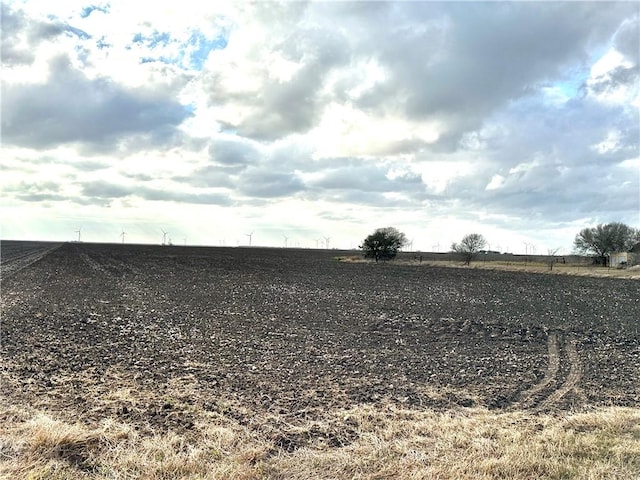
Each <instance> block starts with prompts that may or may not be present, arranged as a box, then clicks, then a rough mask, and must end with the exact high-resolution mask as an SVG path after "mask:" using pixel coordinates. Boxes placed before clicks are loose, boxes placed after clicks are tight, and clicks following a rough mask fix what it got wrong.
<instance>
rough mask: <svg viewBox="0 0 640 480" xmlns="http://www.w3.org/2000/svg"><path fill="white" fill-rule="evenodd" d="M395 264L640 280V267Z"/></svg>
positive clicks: (347, 260)
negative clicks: (551, 267)
mask: <svg viewBox="0 0 640 480" xmlns="http://www.w3.org/2000/svg"><path fill="white" fill-rule="evenodd" d="M336 260H338V261H340V262H344V263H371V262H372V260H367V259H364V258H363V257H362V256H361V255H360V256H358V255H350V256H342V257H336ZM393 263H397V264H402V265H415V266H432V267H448V268H462V269H465V268H466V269H468V268H472V269H483V270H502V271H510V272H529V273H546V274H552V275H575V276H582V277H610V278H626V279H631V280H639V279H640V268H639V266H635V267H630V268H625V269H618V268H607V267H602V266H597V265H587V264H578V263H567V264H563V263H554V264H553V269H550V268H549V264H548V263H544V262H508V261H501V260H487V261H483V260H475V261H473V262H471V265H464V264H463V262H460V261H458V260H451V259H447V260H425V261H422V262H421V261H419V260H416V259H410V260H407V259H395V260H393Z"/></svg>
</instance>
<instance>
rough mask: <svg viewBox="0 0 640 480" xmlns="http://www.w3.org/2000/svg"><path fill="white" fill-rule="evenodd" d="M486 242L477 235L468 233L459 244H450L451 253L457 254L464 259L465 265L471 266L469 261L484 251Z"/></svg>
mask: <svg viewBox="0 0 640 480" xmlns="http://www.w3.org/2000/svg"><path fill="white" fill-rule="evenodd" d="M486 244H487V240H486V239H485V238H484V237H483V236H482V235H480V234H479V233H470V234H468V235H465V236H464V237H462V240H461V241H460V243H455V242H454V243H452V244H451V251H452V252H455V253H459V254H460V255H461V256H462V258H463V259H464V263H465V265H469V264H471V260H473V259H474V258H475V256H476V255H477V254H478V252H480V250H482V249H484V247H485V245H486Z"/></svg>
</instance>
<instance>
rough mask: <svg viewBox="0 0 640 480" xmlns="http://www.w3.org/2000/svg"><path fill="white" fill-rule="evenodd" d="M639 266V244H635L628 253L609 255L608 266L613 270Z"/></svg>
mask: <svg viewBox="0 0 640 480" xmlns="http://www.w3.org/2000/svg"><path fill="white" fill-rule="evenodd" d="M638 264H640V242H639V243H636V244H635V245H634V246H633V247H631V249H630V250H629V251H628V252H615V253H612V254H611V255H609V266H610V267H613V268H627V267H631V266H633V265H638Z"/></svg>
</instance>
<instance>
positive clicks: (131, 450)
mask: <svg viewBox="0 0 640 480" xmlns="http://www.w3.org/2000/svg"><path fill="white" fill-rule="evenodd" d="M255 421H256V423H260V424H261V425H260V427H261V428H255V425H240V424H238V423H237V422H235V421H234V420H232V419H230V418H228V417H225V416H222V415H220V414H213V413H205V412H202V413H201V414H200V415H199V420H198V422H197V423H196V425H195V427H194V428H193V429H192V430H190V431H188V432H187V433H182V434H179V433H177V432H168V433H163V434H160V433H157V434H153V433H152V434H148V433H147V434H143V433H140V431H138V430H137V429H136V426H135V425H127V424H123V423H118V422H117V421H115V420H113V419H106V420H104V421H103V422H102V423H101V424H99V425H97V426H96V427H95V428H90V427H88V426H86V425H82V424H71V423H66V422H64V421H60V420H56V419H54V418H52V417H50V416H47V415H45V414H42V413H39V412H32V411H26V410H23V409H19V408H17V407H5V408H3V409H2V411H0V423H1V424H2V427H0V477H1V478H6V479H10V478H11V479H21V478H24V479H71V478H74V479H76V478H78V479H149V480H156V479H396V478H397V479H496V478H500V479H573V478H576V479H593V480H595V479H603V480H604V479H631V478H640V409H635V408H621V407H611V408H604V409H598V410H594V411H589V412H582V413H565V414H563V415H561V416H556V415H547V414H545V415H542V414H532V413H528V412H522V411H518V412H498V411H488V410H484V409H456V410H451V411H447V412H434V411H429V410H427V411H424V410H422V411H418V410H406V409H400V408H398V407H394V406H391V405H389V406H386V407H373V406H357V407H353V408H351V409H349V410H342V411H335V412H327V415H326V417H325V418H324V419H323V420H321V421H319V420H314V421H310V422H308V423H306V424H304V423H303V424H300V425H296V426H294V425H283V424H282V422H283V419H281V418H277V416H268V415H265V416H264V417H263V418H259V419H256V420H255ZM324 421H326V422H328V423H331V424H332V425H333V426H334V427H335V425H336V424H338V423H339V424H342V425H344V426H348V427H349V428H350V429H352V430H354V431H355V433H356V435H354V438H355V440H353V441H352V442H351V443H349V444H346V445H344V446H331V445H330V444H327V442H326V441H324V440H323V438H322V435H321V434H318V432H322V430H323V425H322V423H323V422H324ZM268 424H270V425H277V426H278V429H280V430H282V429H284V431H285V432H287V434H289V435H296V434H297V435H305V434H310V435H311V436H313V438H314V440H313V441H312V442H310V443H308V444H307V445H306V446H304V447H301V448H298V449H295V450H293V451H290V452H289V451H287V450H286V449H283V448H281V447H277V446H275V445H274V442H273V438H272V437H270V436H269V435H268V434H265V428H264V427H265V425H268ZM314 432H315V433H314Z"/></svg>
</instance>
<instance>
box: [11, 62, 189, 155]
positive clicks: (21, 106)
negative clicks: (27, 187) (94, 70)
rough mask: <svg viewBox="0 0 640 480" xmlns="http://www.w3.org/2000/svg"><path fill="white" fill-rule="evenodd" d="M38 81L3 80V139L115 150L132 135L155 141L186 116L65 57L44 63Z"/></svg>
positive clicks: (160, 100)
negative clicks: (43, 76)
mask: <svg viewBox="0 0 640 480" xmlns="http://www.w3.org/2000/svg"><path fill="white" fill-rule="evenodd" d="M50 68H51V73H50V77H49V79H48V81H47V83H44V84H9V85H5V84H3V88H2V96H3V102H2V134H3V142H4V143H6V144H10V145H19V146H23V147H32V148H48V147H54V146H57V145H62V144H67V143H81V144H86V145H87V144H88V145H94V146H96V147H97V146H102V147H103V148H105V147H106V148H110V149H116V148H117V147H118V142H119V141H120V140H122V139H123V138H126V137H127V136H130V135H133V134H146V135H150V136H152V137H153V138H154V139H155V142H154V143H156V144H157V142H158V141H162V139H165V140H166V138H170V137H171V136H172V135H173V134H174V133H175V128H176V127H177V126H178V125H179V124H180V123H181V122H182V121H183V120H184V119H185V118H187V117H188V116H189V114H188V113H187V111H186V110H185V109H184V108H183V107H182V105H180V104H179V103H177V102H175V101H172V100H169V99H166V98H164V97H162V96H160V95H157V94H155V93H154V92H152V91H148V90H144V89H139V90H127V89H125V88H123V87H121V86H119V85H117V84H115V83H113V82H111V81H109V80H108V79H105V78H98V79H88V78H87V77H86V76H85V75H83V74H82V73H81V72H79V71H78V70H75V69H74V68H73V67H72V66H71V65H69V62H68V60H67V59H66V58H65V57H58V58H56V59H55V60H54V61H52V62H51V64H50Z"/></svg>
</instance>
